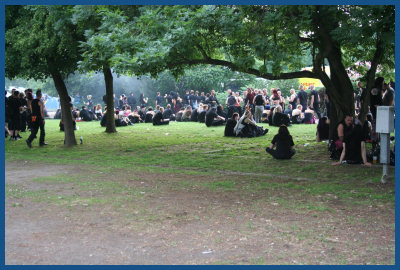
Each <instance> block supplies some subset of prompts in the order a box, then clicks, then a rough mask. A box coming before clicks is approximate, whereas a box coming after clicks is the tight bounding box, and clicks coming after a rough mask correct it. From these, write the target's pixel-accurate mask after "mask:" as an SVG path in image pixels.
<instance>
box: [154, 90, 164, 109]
mask: <svg viewBox="0 0 400 270" xmlns="http://www.w3.org/2000/svg"><path fill="white" fill-rule="evenodd" d="M157 106H163V97H162V96H161V94H160V92H157V96H156V107H157Z"/></svg>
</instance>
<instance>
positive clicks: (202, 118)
mask: <svg viewBox="0 0 400 270" xmlns="http://www.w3.org/2000/svg"><path fill="white" fill-rule="evenodd" d="M207 111H208V105H207V104H204V105H203V110H202V111H201V112H200V113H199V115H198V117H197V119H198V120H199V122H200V123H205V122H206V113H207Z"/></svg>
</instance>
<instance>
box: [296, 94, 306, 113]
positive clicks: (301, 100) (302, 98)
mask: <svg viewBox="0 0 400 270" xmlns="http://www.w3.org/2000/svg"><path fill="white" fill-rule="evenodd" d="M297 97H298V98H299V103H300V104H301V106H303V110H302V112H304V111H305V110H306V109H307V92H306V91H304V90H300V92H299V93H298V94H297Z"/></svg>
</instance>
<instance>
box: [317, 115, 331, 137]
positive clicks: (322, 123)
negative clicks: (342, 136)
mask: <svg viewBox="0 0 400 270" xmlns="http://www.w3.org/2000/svg"><path fill="white" fill-rule="evenodd" d="M329 123H330V120H329V119H328V117H326V116H324V117H322V118H321V119H319V120H318V125H317V134H316V135H317V142H320V141H323V140H329Z"/></svg>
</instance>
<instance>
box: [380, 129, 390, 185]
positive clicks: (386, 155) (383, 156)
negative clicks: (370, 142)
mask: <svg viewBox="0 0 400 270" xmlns="http://www.w3.org/2000/svg"><path fill="white" fill-rule="evenodd" d="M389 135H390V134H389V133H381V134H380V137H381V153H380V163H382V164H383V171H382V178H381V182H382V183H383V184H385V183H387V181H388V178H389V163H390V140H389Z"/></svg>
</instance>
